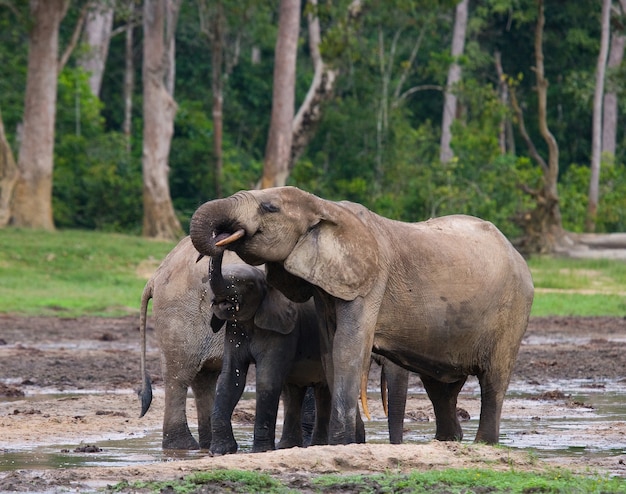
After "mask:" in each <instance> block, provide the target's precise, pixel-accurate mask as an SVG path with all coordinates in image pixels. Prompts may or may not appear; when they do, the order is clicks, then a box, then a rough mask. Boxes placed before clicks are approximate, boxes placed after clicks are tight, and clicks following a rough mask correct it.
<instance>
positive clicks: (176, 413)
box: [162, 377, 200, 449]
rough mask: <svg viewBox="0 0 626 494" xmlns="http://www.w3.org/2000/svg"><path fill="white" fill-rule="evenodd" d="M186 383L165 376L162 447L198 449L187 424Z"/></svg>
mask: <svg viewBox="0 0 626 494" xmlns="http://www.w3.org/2000/svg"><path fill="white" fill-rule="evenodd" d="M187 389H188V387H187V385H184V384H181V383H179V382H171V379H170V378H167V377H166V385H165V411H164V413H163V441H162V446H163V449H199V448H200V446H199V444H198V442H197V441H196V440H195V439H194V437H193V436H192V435H191V431H190V430H189V425H188V424H187V413H186V403H187Z"/></svg>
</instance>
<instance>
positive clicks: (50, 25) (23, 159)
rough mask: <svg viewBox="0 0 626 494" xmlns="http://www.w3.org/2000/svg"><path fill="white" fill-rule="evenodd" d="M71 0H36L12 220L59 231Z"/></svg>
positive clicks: (33, 7) (21, 225)
mask: <svg viewBox="0 0 626 494" xmlns="http://www.w3.org/2000/svg"><path fill="white" fill-rule="evenodd" d="M68 4H69V2H67V1H66V0H46V1H43V0H31V2H30V12H31V16H32V27H31V30H30V33H29V46H28V75H27V78H26V95H25V104H24V119H23V129H24V130H23V134H22V142H21V146H20V151H19V158H18V168H19V177H18V179H17V182H16V184H15V190H14V193H13V202H12V206H11V209H12V220H11V222H12V224H14V225H15V226H19V227H26V228H42V229H46V230H54V221H53V219H52V170H53V151H54V123H55V113H56V97H57V71H58V51H59V26H60V24H61V21H62V19H63V17H64V16H65V13H66V11H67V7H68Z"/></svg>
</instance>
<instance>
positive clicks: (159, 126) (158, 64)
mask: <svg viewBox="0 0 626 494" xmlns="http://www.w3.org/2000/svg"><path fill="white" fill-rule="evenodd" d="M180 2H181V0H145V1H144V9H143V31H144V40H143V72H142V74H143V118H144V127H143V160H142V172H143V207H144V211H143V235H144V236H146V237H155V238H163V239H177V238H180V237H181V235H182V234H183V230H182V227H181V225H180V222H179V220H178V218H177V217H176V213H175V212H174V206H173V204H172V199H171V196H170V188H169V181H168V175H169V166H168V162H169V153H170V145H171V140H172V135H173V134H174V117H175V116H176V110H177V105H176V102H175V101H174V76H173V74H174V32H175V26H176V21H177V18H178V12H179V8H180Z"/></svg>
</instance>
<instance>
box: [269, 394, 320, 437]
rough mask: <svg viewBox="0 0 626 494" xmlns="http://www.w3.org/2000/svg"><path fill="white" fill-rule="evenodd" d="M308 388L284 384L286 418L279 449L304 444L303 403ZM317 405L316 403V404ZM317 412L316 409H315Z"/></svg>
mask: <svg viewBox="0 0 626 494" xmlns="http://www.w3.org/2000/svg"><path fill="white" fill-rule="evenodd" d="M306 391H307V389H306V388H303V387H301V386H296V385H295V384H285V386H283V403H284V408H285V420H284V422H283V433H282V435H281V438H280V442H279V443H278V449H286V448H295V447H297V446H302V444H303V441H302V425H304V424H303V423H302V403H303V402H304V396H305V394H306ZM314 406H315V405H314ZM314 413H315V409H314Z"/></svg>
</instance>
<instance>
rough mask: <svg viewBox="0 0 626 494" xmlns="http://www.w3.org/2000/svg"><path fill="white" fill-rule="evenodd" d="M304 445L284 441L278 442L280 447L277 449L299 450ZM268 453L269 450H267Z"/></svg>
mask: <svg viewBox="0 0 626 494" xmlns="http://www.w3.org/2000/svg"><path fill="white" fill-rule="evenodd" d="M301 446H302V444H301V443H299V442H298V441H291V440H288V441H284V440H280V441H279V442H278V446H277V448H276V449H290V448H298V447H301ZM266 451H267V450H266Z"/></svg>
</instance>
